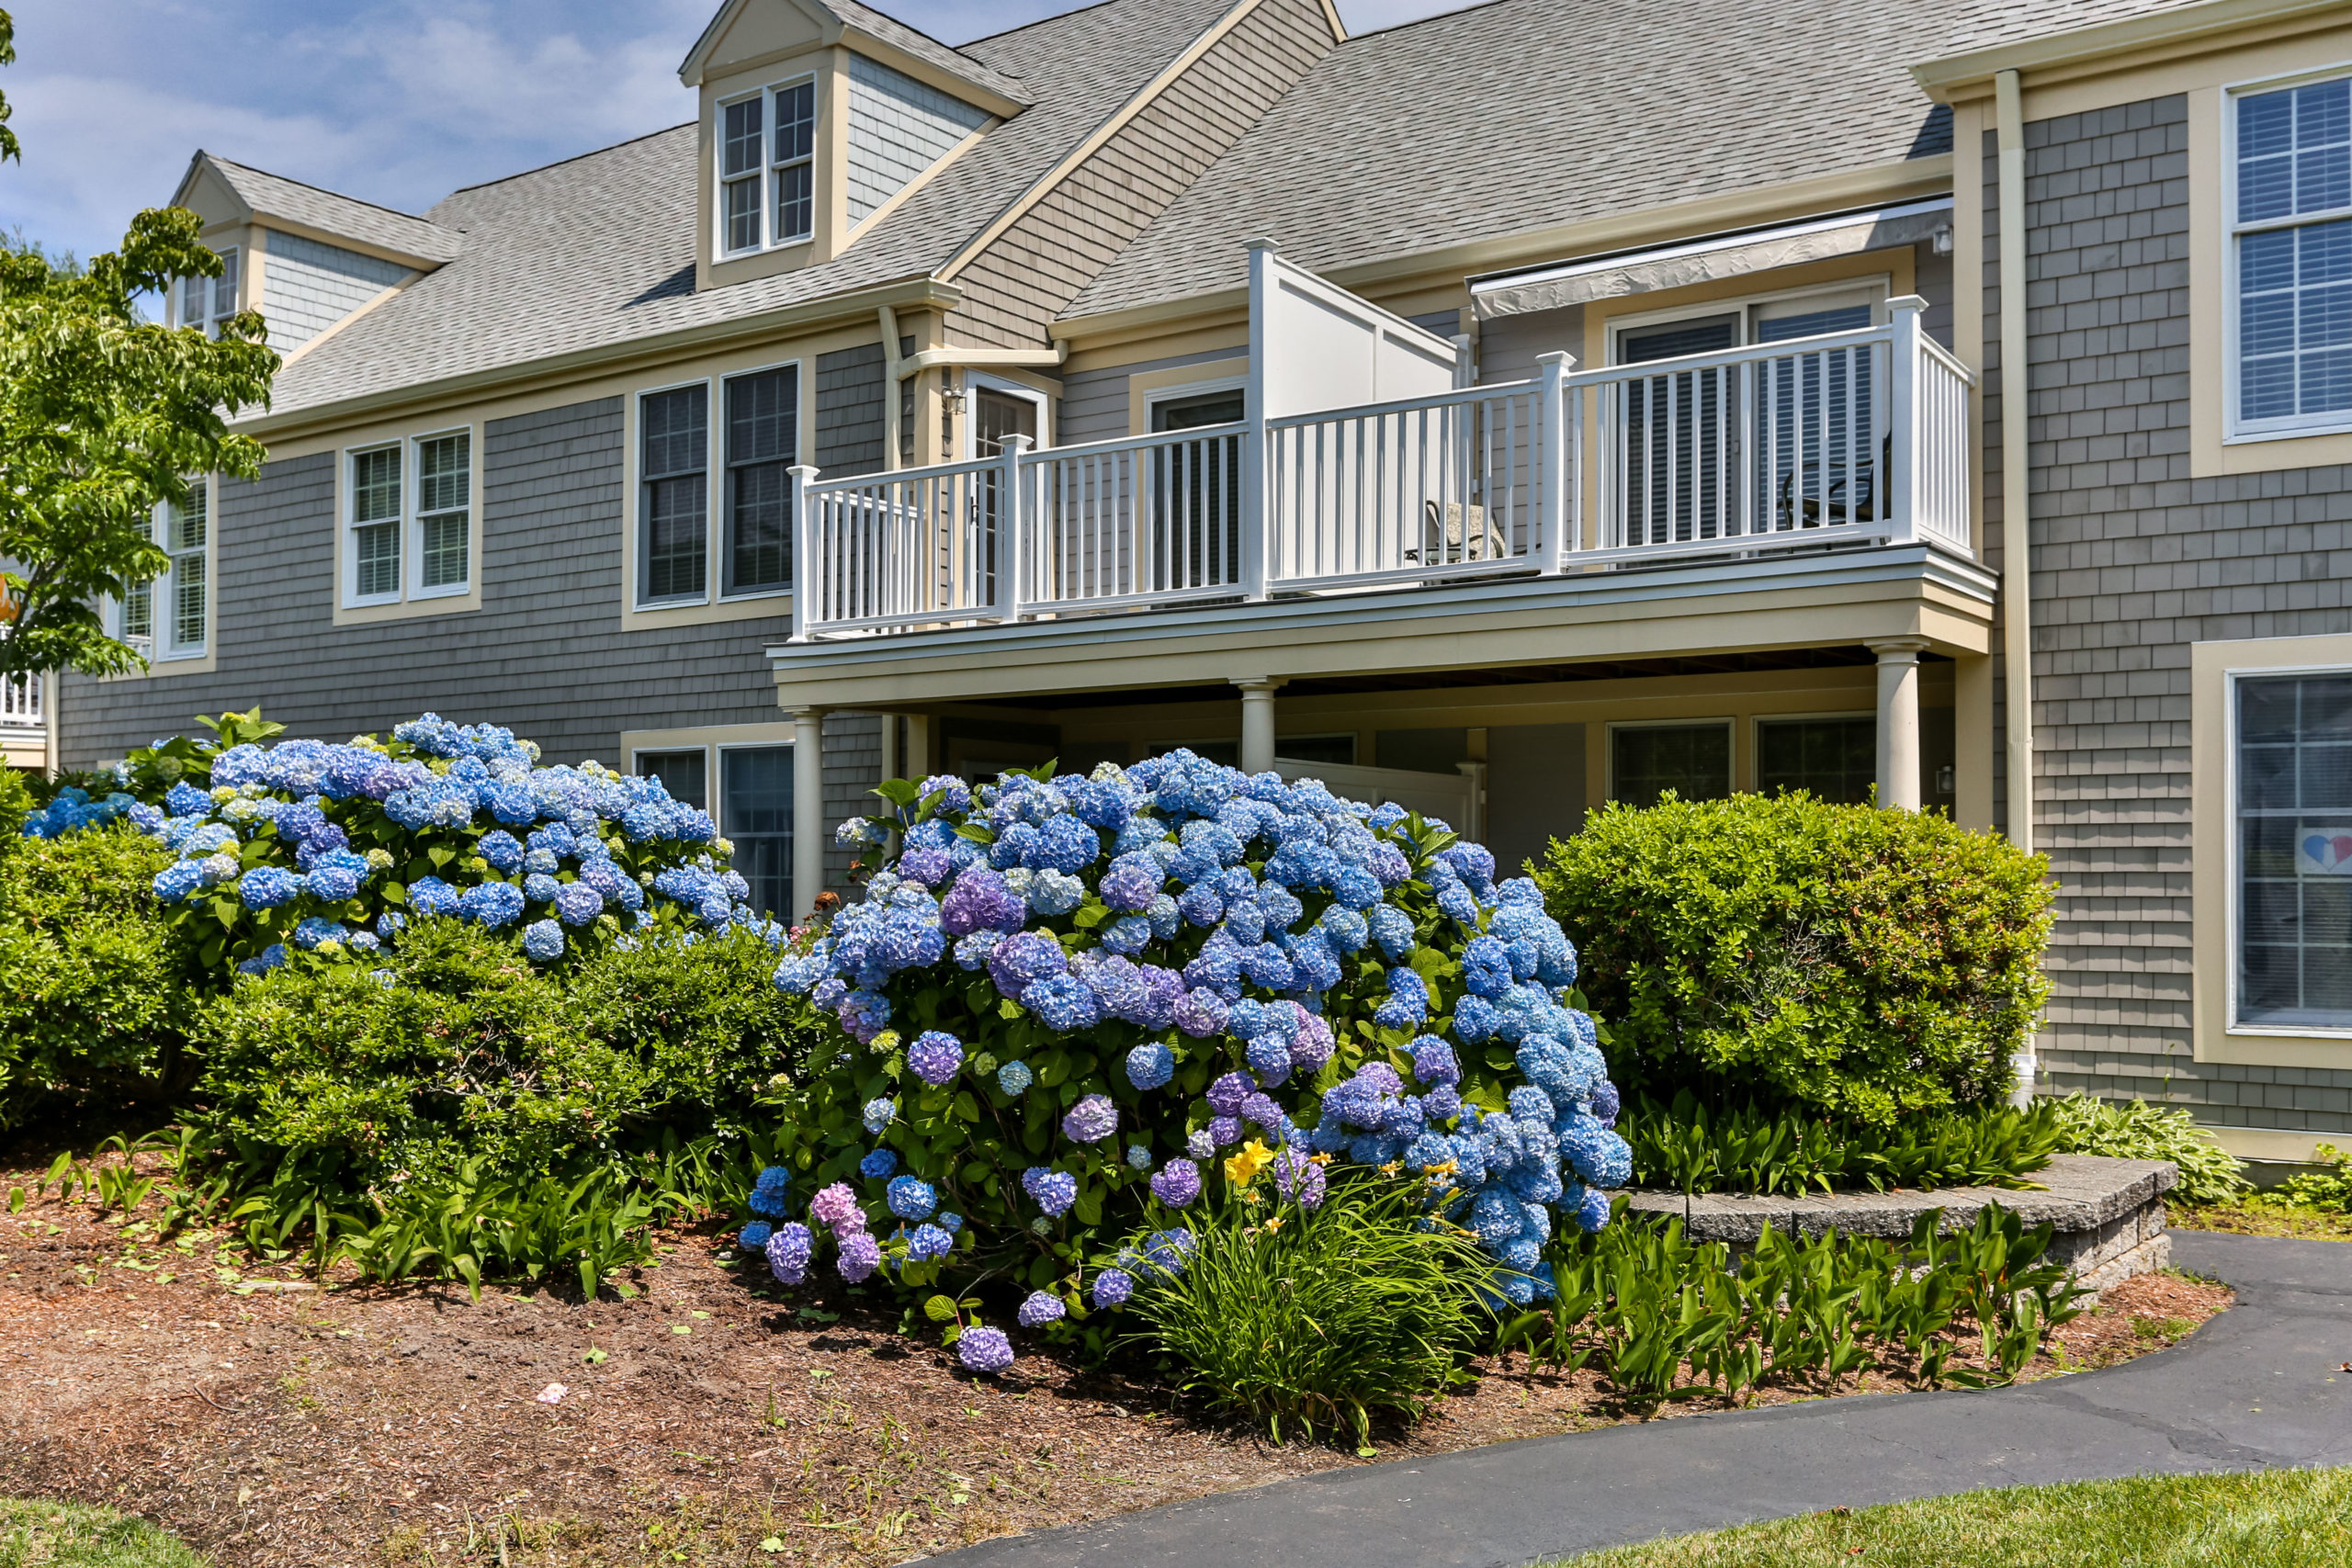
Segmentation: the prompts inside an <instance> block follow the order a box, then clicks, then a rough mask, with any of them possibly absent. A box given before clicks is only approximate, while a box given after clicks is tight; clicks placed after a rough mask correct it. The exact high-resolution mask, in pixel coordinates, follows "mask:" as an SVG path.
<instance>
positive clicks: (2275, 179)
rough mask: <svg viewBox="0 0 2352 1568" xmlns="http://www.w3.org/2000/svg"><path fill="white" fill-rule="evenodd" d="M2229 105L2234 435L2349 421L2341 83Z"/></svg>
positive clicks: (2349, 218)
mask: <svg viewBox="0 0 2352 1568" xmlns="http://www.w3.org/2000/svg"><path fill="white" fill-rule="evenodd" d="M2234 104H2235V109H2236V116H2237V122H2236V141H2235V148H2234V151H2235V154H2236V171H2237V178H2236V187H2235V189H2234V191H2233V193H2232V198H2233V211H2232V214H2231V220H2232V232H2233V238H2232V240H2231V244H2232V246H2233V260H2234V264H2235V265H2234V273H2235V284H2236V289H2237V298H2236V299H2235V300H2234V301H2233V311H2234V323H2233V324H2234V327H2235V330H2236V333H2237V349H2236V364H2235V367H2234V368H2235V370H2236V375H2237V389H2236V392H2237V396H2236V408H2235V410H2234V411H2233V412H2234V414H2235V422H2236V426H2237V428H2238V429H2239V430H2241V431H2247V432H2253V433H2261V432H2265V431H2272V430H2292V429H2296V428H2300V427H2303V426H2310V425H2319V424H2341V423H2346V422H2347V421H2352V79H2347V78H2343V77H2339V78H2337V79H2336V80H2335V81H2332V82H2313V83H2310V84H2307V85H2303V86H2300V87H2282V88H2278V89H2276V90H2274V91H2271V92H2267V93H2245V94H2241V95H2239V96H2237V98H2236V99H2235V100H2234Z"/></svg>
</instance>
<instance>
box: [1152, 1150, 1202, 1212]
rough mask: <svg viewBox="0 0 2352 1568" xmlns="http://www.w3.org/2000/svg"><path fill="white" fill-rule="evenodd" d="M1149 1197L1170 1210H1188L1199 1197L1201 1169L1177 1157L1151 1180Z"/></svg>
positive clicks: (1187, 1160) (1185, 1159)
mask: <svg viewBox="0 0 2352 1568" xmlns="http://www.w3.org/2000/svg"><path fill="white" fill-rule="evenodd" d="M1151 1195H1152V1196H1153V1197H1155V1198H1157V1199H1159V1201H1161V1202H1163V1203H1165V1204H1167V1205H1168V1206H1169V1207H1170V1208H1171V1209H1189V1208H1191V1207H1192V1206H1193V1200H1194V1199H1195V1198H1198V1197H1199V1196H1200V1195H1201V1168H1200V1167H1199V1166H1197V1165H1195V1164H1193V1162H1192V1161H1191V1160H1189V1159H1187V1158H1185V1157H1183V1156H1181V1155H1180V1156H1176V1157H1175V1158H1173V1159H1171V1160H1170V1161H1169V1162H1168V1163H1167V1164H1166V1165H1163V1166H1161V1167H1160V1168H1159V1170H1158V1172H1156V1173H1155V1174H1154V1175H1153V1177H1152V1179H1151Z"/></svg>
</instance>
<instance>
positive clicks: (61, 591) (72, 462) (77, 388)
mask: <svg viewBox="0 0 2352 1568" xmlns="http://www.w3.org/2000/svg"><path fill="white" fill-rule="evenodd" d="M0 138H6V140H4V141H0V154H10V153H13V152H14V149H15V139H14V138H13V137H8V136H6V127H5V125H0ZM202 228H203V220H201V219H199V218H198V216H197V215H196V214H195V213H193V212H190V211H188V210H187V209H185V208H176V207H175V208H163V209H148V210H146V211H144V212H141V213H140V214H139V215H138V216H137V217H136V218H133V219H132V220H131V221H130V232H129V233H127V234H126V235H125V236H124V238H123V243H122V248H121V250H120V251H119V252H116V253H107V254H101V255H96V256H93V257H91V258H90V260H89V261H88V262H87V263H86V264H85V265H83V266H82V267H81V268H80V270H78V271H76V270H74V269H72V268H70V267H62V266H59V265H55V264H53V263H52V262H51V260H50V258H48V257H47V256H45V255H44V254H41V253H40V251H39V250H38V249H34V250H16V249H0V560H5V561H6V562H7V563H8V564H7V568H6V570H5V571H0V599H5V600H6V602H7V604H8V607H9V611H10V616H9V618H10V620H11V623H12V624H11V626H10V628H9V635H8V637H6V639H5V640H0V673H11V674H13V673H17V672H19V671H34V670H58V669H72V670H78V671H83V672H85V673H87V674H94V675H112V674H120V673H122V672H124V671H130V670H136V669H140V668H142V667H143V666H144V665H145V663H146V660H145V659H144V658H143V656H141V654H140V653H138V652H137V651H136V650H134V649H132V648H131V647H130V645H129V644H127V643H124V642H121V641H119V640H118V639H116V638H114V637H108V636H107V633H106V629H105V626H104V624H103V623H102V622H101V620H100V618H99V614H98V606H99V605H100V604H102V603H103V602H104V601H106V600H107V599H119V598H120V597H121V596H122V595H123V593H124V592H125V590H126V589H128V588H129V587H130V585H132V584H135V583H140V582H144V581H151V580H153V578H155V577H157V576H159V575H160V574H162V573H163V572H164V570H166V569H167V568H168V567H169V565H170V564H171V563H170V558H169V557H168V556H166V555H165V554H164V551H163V549H162V547H160V546H158V545H157V544H156V542H155V540H154V538H153V510H154V508H155V506H156V505H157V503H159V502H174V503H177V504H184V503H186V502H187V496H188V486H189V484H190V483H191V477H192V476H198V475H204V474H212V473H220V474H231V475H235V476H237V477H240V478H246V479H250V478H252V477H253V476H254V474H256V473H258V472H260V470H261V464H262V458H263V451H262V447H261V444H260V443H259V442H257V441H255V440H254V439H253V438H252V437H251V436H248V435H237V434H231V433H230V431H229V428H228V424H227V422H226V415H227V414H228V412H230V411H232V410H239V409H246V408H253V407H266V406H267V405H268V402H269V384H270V378H272V377H273V376H274V375H276V374H277V367H278V356H277V355H276V354H275V353H273V352H272V351H271V350H270V348H269V347H268V346H267V344H266V343H265V342H264V341H263V339H264V337H265V336H266V333H265V330H264V328H263V325H262V321H261V318H260V317H259V316H258V315H256V314H254V312H252V311H245V312H243V313H241V314H239V315H236V316H234V317H232V318H231V319H230V320H228V321H225V322H223V323H222V324H221V326H220V333H219V335H218V336H217V337H216V336H207V335H206V334H205V333H203V332H201V331H199V330H197V329H194V328H186V327H182V328H167V327H164V326H160V325H157V324H154V323H153V322H149V321H145V320H144V319H143V318H142V317H141V315H140V312H139V308H138V306H137V304H136V302H135V301H136V297H137V296H138V295H141V294H145V293H155V292H158V291H161V290H163V289H165V288H170V287H172V284H173V281H174V280H175V279H177V278H181V277H191V276H207V277H217V276H220V270H221V261H220V256H219V255H217V254H214V253H213V252H212V251H211V250H210V249H209V247H207V246H206V245H205V244H204V243H203V242H202V240H201V239H200V237H199V236H200V232H201V231H202Z"/></svg>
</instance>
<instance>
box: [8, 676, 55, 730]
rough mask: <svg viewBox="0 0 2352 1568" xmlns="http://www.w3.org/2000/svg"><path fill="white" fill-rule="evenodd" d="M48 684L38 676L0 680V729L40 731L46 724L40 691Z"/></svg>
mask: <svg viewBox="0 0 2352 1568" xmlns="http://www.w3.org/2000/svg"><path fill="white" fill-rule="evenodd" d="M47 684H48V682H46V681H45V680H44V679H43V678H42V677H40V676H39V675H18V676H17V677H16V678H14V679H13V680H0V728H6V729H40V728H43V726H44V725H45V724H46V722H47V715H46V714H44V713H43V711H42V709H41V691H42V688H43V687H44V686H46V685H47Z"/></svg>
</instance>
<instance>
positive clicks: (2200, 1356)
mask: <svg viewBox="0 0 2352 1568" xmlns="http://www.w3.org/2000/svg"><path fill="white" fill-rule="evenodd" d="M2173 1262H2174V1266H2175V1267H2177V1268H2181V1269H2192V1270H2195V1271H2197V1272H2199V1273H2204V1274H2211V1275H2214V1276H2217V1277H2218V1278H2220V1279H2222V1280H2226V1281H2227V1282H2228V1283H2230V1284H2231V1285H2233V1286H2235V1287H2236V1288H2237V1292H2238V1299H2237V1304H2236V1305H2235V1306H2234V1307H2233V1308H2232V1309H2231V1310H2230V1311H2228V1312H2226V1313H2223V1314H2222V1315H2221V1316H2219V1317H2217V1318H2214V1319H2213V1320H2212V1321H2211V1322H2210V1323H2208V1324H2207V1325H2205V1326H2204V1327H2203V1328H2201V1329H2199V1331H2198V1332H2197V1333H2196V1334H2194V1335H2193V1336H2191V1337H2189V1338H2188V1340H2186V1341H2184V1342H2183V1343H2182V1344H2180V1345H2178V1346H2176V1347H2174V1348H2171V1349H2169V1350H2163V1351H2159V1352H2157V1353H2155V1354H2154V1355H2148V1356H2143V1357H2141V1358H2140V1359H2137V1360H2133V1361H2130V1362H2127V1363H2125V1364H2123V1365H2121V1366H2118V1367H2111V1368H2109V1369H2108V1370H2107V1371H2098V1372H2086V1373H2081V1374H2078V1375H2076V1376H2073V1377H2064V1378H2052V1379H2049V1380H2046V1381H2044V1382H2037V1383H2031V1384H2029V1385H2027V1386H2025V1387H2023V1388H2008V1389H1997V1390H1993V1391H1990V1392H1985V1393H1971V1392H1950V1393H1910V1394H1878V1395H1871V1396H1869V1397H1865V1398H1853V1399H1837V1400H1824V1401H1821V1402H1818V1403H1812V1404H1784V1405H1779V1406H1775V1407H1772V1408H1770V1409H1763V1410H1746V1411H1736V1412H1730V1413H1726V1414H1720V1415H1709V1416H1683V1417H1677V1418H1675V1419H1672V1420H1667V1421H1657V1422H1652V1423H1648V1424H1646V1425H1642V1426H1627V1427H1607V1428H1605V1429H1602V1430H1600V1431H1595V1432H1578V1433H1572V1434H1567V1435H1565V1436H1561V1437H1556V1438H1533V1439H1530V1440H1528V1441H1525V1442H1516V1443H1498V1444H1494V1445H1492V1446H1490V1447H1487V1448H1481V1449H1472V1450H1465V1451H1464V1452H1461V1453H1453V1454H1446V1455H1443V1456H1442V1457H1439V1458H1436V1459H1420V1460H1412V1461H1400V1462H1397V1463H1395V1464H1376V1465H1364V1466H1362V1467H1360V1468H1355V1469H1349V1470H1337V1471H1330V1472H1326V1473H1324V1474H1321V1475H1316V1476H1311V1477H1308V1478H1306V1479H1305V1480H1299V1481H1284V1482H1278V1483H1274V1484H1272V1485H1269V1486H1261V1487H1258V1488H1255V1489H1253V1490H1250V1491H1247V1492H1234V1493H1226V1494H1222V1495H1217V1496H1214V1497H1203V1498H1199V1499H1196V1500H1195V1501H1193V1502H1190V1503H1179V1504H1175V1505H1172V1506H1169V1507H1164V1508H1153V1509H1150V1510H1148V1511H1147V1512H1143V1513H1137V1514H1127V1515H1123V1516H1119V1517H1113V1518H1107V1519H1102V1520H1098V1521H1096V1522H1094V1523H1091V1524H1086V1525H1078V1526H1073V1527H1070V1528H1069V1529H1059V1530H1050V1531H1043V1532H1040V1533H1038V1534H1035V1535H1029V1536H1012V1537H1007V1538H1006V1539H1004V1540H993V1541H989V1542H987V1543H985V1544H983V1545H980V1546H977V1547H972V1548H969V1549H967V1550H966V1551H957V1552H952V1553H949V1554H947V1555H946V1556H944V1557H940V1558H936V1559H933V1562H938V1563H941V1564H943V1565H944V1564H954V1565H955V1568H983V1565H986V1568H1064V1565H1067V1564H1088V1565H1091V1564H1096V1563H1102V1564H1105V1565H1106V1568H1108V1565H1115V1568H1154V1565H1159V1564H1166V1565H1169V1568H1232V1565H1233V1564H1235V1563H1245V1562H1279V1563H1281V1564H1282V1565H1283V1568H1390V1565H1392V1564H1393V1565H1395V1568H1515V1565H1517V1564H1521V1563H1527V1562H1537V1561H1541V1560H1544V1559H1547V1558H1553V1557H1558V1556H1562V1555H1565V1554H1567V1553H1571V1552H1577V1551H1590V1550H1592V1549H1594V1548H1597V1547H1603V1546H1615V1545H1618V1544H1621V1543H1623V1542H1626V1541H1635V1540H1651V1539H1653V1538H1655V1537H1657V1536H1661V1535H1673V1534H1679V1533H1680V1532H1682V1531H1685V1530H1699V1529H1717V1528H1720V1527H1722V1526H1724V1525H1733V1524H1741V1523H1745V1522H1747V1521H1749V1520H1753V1519H1765V1518H1779V1517H1786V1516H1789V1515H1792V1514H1803V1513H1810V1512H1813V1511H1814V1510H1816V1509H1820V1508H1827V1507H1831V1506H1838V1505H1841V1504H1842V1505H1845V1506H1853V1507H1860V1506H1866V1505H1869V1504H1874V1503H1892V1502H1897V1501H1901V1500H1902V1499H1905V1498H1909V1497H1927V1496H1934V1495H1939V1494H1942V1493H1949V1492H1966V1491H1973V1490H1975V1489H1976V1488H1979V1487H1985V1486H2012V1485H2021V1484H2026V1483H2041V1482H2052V1481H2091V1480H2103V1479H2107V1478H2109V1477H2114V1476H2122V1475H2136V1474H2142V1473H2146V1472H2197V1471H2229V1470H2258V1469H2263V1468H2267V1467H2271V1466H2284V1465H2331V1464H2352V1372H2346V1371H2342V1370H2341V1368H2342V1367H2343V1365H2344V1363H2345V1362H2346V1361H2352V1245H2346V1244H2342V1243H2336V1242H2324V1241H2277V1240H2269V1239H2265V1238H2260V1237H2254V1236H2236V1235H2205V1234H2200V1233H2196V1232H2186V1231H2183V1232H2176V1233H2175V1235H2174V1237H2173Z"/></svg>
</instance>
